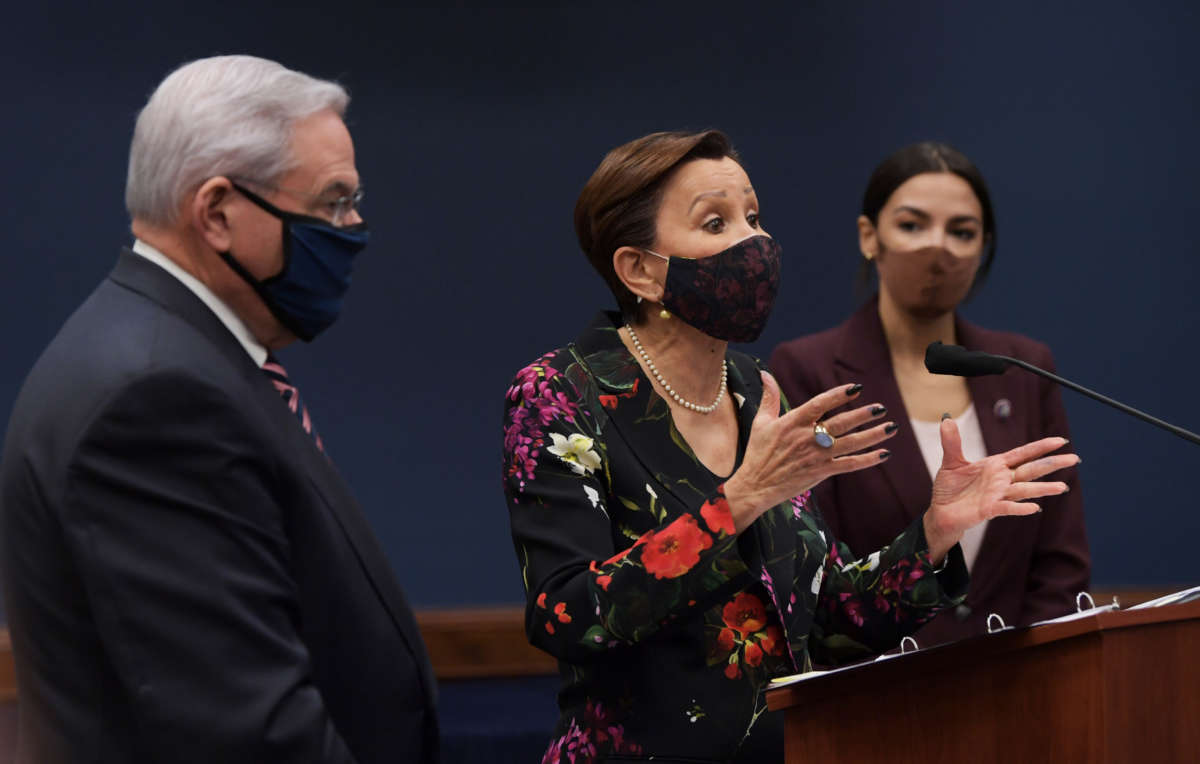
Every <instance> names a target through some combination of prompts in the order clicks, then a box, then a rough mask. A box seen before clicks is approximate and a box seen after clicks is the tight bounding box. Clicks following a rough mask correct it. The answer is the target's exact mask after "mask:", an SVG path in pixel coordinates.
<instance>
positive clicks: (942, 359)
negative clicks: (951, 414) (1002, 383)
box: [925, 342, 1008, 377]
mask: <svg viewBox="0 0 1200 764" xmlns="http://www.w3.org/2000/svg"><path fill="white" fill-rule="evenodd" d="M925 368H926V369H929V370H930V371H931V372H933V373H934V374H951V375H953V376H956V377H985V376H987V375H989V374H1003V373H1004V370H1005V369H1007V368H1008V359H1007V358H1003V357H1001V356H998V355H992V354H991V353H984V352H981V351H979V350H967V349H966V348H964V347H961V346H959V345H943V344H942V343H940V342H933V343H930V345H929V347H927V348H925Z"/></svg>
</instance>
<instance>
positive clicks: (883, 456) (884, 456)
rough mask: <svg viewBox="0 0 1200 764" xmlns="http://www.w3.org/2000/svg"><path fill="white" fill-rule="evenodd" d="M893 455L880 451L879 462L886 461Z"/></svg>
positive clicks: (889, 452)
mask: <svg viewBox="0 0 1200 764" xmlns="http://www.w3.org/2000/svg"><path fill="white" fill-rule="evenodd" d="M891 455H892V452H891V451H880V452H879V461H881V462H882V461H883V460H884V459H886V458H888V457H889V456H891Z"/></svg>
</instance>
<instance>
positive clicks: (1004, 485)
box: [925, 419, 1079, 562]
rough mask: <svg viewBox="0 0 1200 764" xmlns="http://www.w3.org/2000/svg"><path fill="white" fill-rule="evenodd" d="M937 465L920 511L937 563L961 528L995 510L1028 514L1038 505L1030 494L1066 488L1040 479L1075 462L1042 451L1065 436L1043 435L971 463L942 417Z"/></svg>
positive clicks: (951, 423) (996, 513) (1048, 493)
mask: <svg viewBox="0 0 1200 764" xmlns="http://www.w3.org/2000/svg"><path fill="white" fill-rule="evenodd" d="M941 436H942V466H941V469H939V470H938V473H937V475H936V476H935V477H934V480H933V497H932V499H931V501H930V505H929V511H927V512H926V513H925V538H926V541H927V542H928V543H929V553H930V556H931V557H932V559H933V560H934V562H938V561H940V560H941V559H942V557H944V556H945V554H946V552H948V551H950V547H952V546H954V545H955V544H957V543H958V540H959V539H960V538H962V535H963V533H964V532H965V531H966V530H967V529H968V528H972V527H974V526H976V525H978V524H979V523H982V522H983V521H985V520H989V519H991V518H993V517H997V516H1000V515H1031V514H1033V513H1035V512H1040V511H1041V508H1040V507H1038V505H1037V504H1036V503H1034V502H1033V501H1031V499H1038V498H1041V497H1043V496H1056V495H1058V494H1060V493H1066V491H1067V484H1066V483H1062V482H1040V481H1038V478H1041V477H1045V476H1046V475H1049V474H1050V473H1051V472H1055V471H1057V470H1060V469H1064V468H1066V467H1073V466H1074V465H1076V464H1079V457H1078V456H1076V455H1075V454H1057V455H1055V456H1047V454H1049V453H1050V452H1052V451H1057V450H1058V449H1060V448H1062V447H1063V446H1064V445H1066V443H1067V440H1066V439H1065V438H1043V439H1042V440H1037V441H1034V442H1032V443H1026V444H1025V445H1023V446H1018V447H1017V448H1014V449H1012V450H1011V451H1006V452H1005V453H1003V454H996V455H994V456H989V457H986V458H984V459H980V460H979V461H977V462H969V461H967V460H966V459H965V458H964V457H963V453H962V441H961V440H960V438H959V434H958V426H957V425H955V424H954V420H952V419H944V420H942V426H941Z"/></svg>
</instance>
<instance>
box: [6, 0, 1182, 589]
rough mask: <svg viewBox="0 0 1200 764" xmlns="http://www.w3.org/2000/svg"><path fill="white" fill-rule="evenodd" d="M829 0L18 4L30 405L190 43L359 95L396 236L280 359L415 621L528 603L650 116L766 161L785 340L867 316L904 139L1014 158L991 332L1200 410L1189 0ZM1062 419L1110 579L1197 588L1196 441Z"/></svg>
mask: <svg viewBox="0 0 1200 764" xmlns="http://www.w3.org/2000/svg"><path fill="white" fill-rule="evenodd" d="M28 5H32V4H28ZM799 5H800V4H792V9H791V10H781V11H769V10H761V9H759V10H755V9H753V8H750V7H743V6H741V5H739V4H736V3H725V4H721V5H715V4H714V5H701V4H697V3H692V4H688V5H686V6H683V5H681V6H679V7H678V9H675V10H670V9H665V8H658V7H654V6H653V5H652V4H648V3H647V4H639V5H632V4H631V5H630V6H629V8H628V9H627V10H621V9H619V8H614V7H613V4H611V3H609V4H596V5H595V6H594V7H569V8H566V7H552V8H544V9H537V10H513V9H495V8H492V9H478V8H477V9H472V8H468V7H453V8H449V9H446V8H442V9H428V8H427V9H392V10H386V9H377V8H374V7H372V6H370V5H364V6H362V7H355V6H354V4H353V3H323V4H321V5H320V8H321V9H322V10H310V11H302V10H294V9H290V10H289V9H279V10H274V9H268V8H265V7H264V8H260V9H255V8H250V9H246V8H244V7H242V5H241V4H227V5H226V4H223V3H222V2H217V3H215V4H214V3H209V4H202V5H193V6H190V7H187V8H186V9H185V8H184V6H180V7H179V8H176V9H171V10H152V11H144V10H141V9H138V10H135V7H134V6H133V5H128V6H125V7H123V3H122V2H120V1H119V0H118V2H115V3H109V4H104V5H102V6H101V5H100V4H95V5H94V6H90V7H89V6H81V7H78V8H71V7H67V6H65V5H63V4H57V5H53V4H52V5H49V6H48V7H43V8H40V9H38V8H28V7H20V8H14V9H9V10H7V11H6V14H7V19H8V24H7V26H8V34H7V35H6V38H7V39H6V41H5V45H4V46H3V49H2V50H0V56H3V57H4V59H5V61H4V63H5V64H6V66H5V71H8V72H9V73H10V74H9V78H8V80H7V83H6V84H7V87H8V88H9V90H10V91H13V90H15V93H13V92H10V94H9V95H8V97H7V98H6V99H5V101H6V103H7V105H8V106H7V108H6V110H5V116H4V120H3V125H4V127H3V131H4V138H5V140H4V141H3V142H2V145H3V149H2V150H3V152H4V167H5V168H6V170H7V172H6V180H7V182H6V183H5V189H4V191H3V192H2V193H3V194H4V202H3V209H4V211H5V214H6V220H7V225H6V226H5V228H4V245H5V249H6V250H7V252H8V255H7V256H8V258H9V267H8V269H7V276H8V278H7V284H6V285H5V286H6V289H5V294H6V299H5V300H4V301H3V302H2V303H0V327H3V332H4V334H3V337H4V354H3V361H2V362H0V412H3V413H0V416H2V417H4V419H0V424H3V422H4V421H6V417H7V409H8V407H9V405H10V403H11V401H12V399H13V398H14V396H15V395H16V391H17V389H18V386H19V385H20V382H21V380H22V378H23V376H24V374H25V372H26V371H27V369H28V368H29V366H30V365H31V364H32V363H33V361H34V359H35V358H36V357H37V354H38V353H39V352H40V350H41V348H42V347H43V346H44V345H45V344H46V343H47V342H48V341H49V339H50V338H51V337H52V336H53V334H54V332H55V331H56V329H57V327H58V326H59V325H60V324H61V323H62V321H63V320H64V319H65V318H66V316H67V315H68V314H69V312H70V311H71V310H72V309H73V308H74V306H75V305H77V304H78V303H79V302H80V300H82V299H83V297H84V296H85V295H86V294H87V293H88V292H89V291H90V290H91V288H92V287H93V285H94V284H95V283H96V282H97V281H98V280H99V279H101V278H102V277H103V276H104V274H105V273H106V272H107V271H108V269H109V268H110V267H111V265H112V262H113V261H114V258H115V256H116V252H117V248H118V247H119V246H121V245H122V244H125V243H127V242H128V241H129V236H128V232H127V222H128V221H127V220H126V217H125V212H124V207H123V203H122V199H123V187H124V172H125V162H126V158H127V151H128V142H129V136H130V133H131V130H132V125H133V120H134V117H135V114H136V112H137V110H138V109H139V108H140V106H141V105H142V104H143V103H144V100H145V98H146V96H147V95H148V94H149V92H150V91H151V90H152V89H153V87H154V86H155V85H156V84H157V83H158V81H159V80H160V79H161V78H162V77H163V76H164V75H165V74H166V73H167V71H169V70H170V69H171V68H173V67H174V66H175V65H177V64H178V63H180V62H182V61H184V60H187V59H191V58H195V57H199V56H204V55H210V54H214V53H229V52H249V53H255V54H258V55H262V56H266V57H270V58H276V59H278V60H281V61H283V62H284V63H286V64H288V65H290V66H292V67H294V68H298V69H302V70H305V71H308V72H311V73H313V74H317V75H320V76H326V77H334V78H337V79H339V80H341V81H342V82H343V83H345V84H346V85H347V86H348V87H349V89H350V90H351V93H352V95H353V97H354V101H353V103H352V105H351V115H350V116H351V130H352V132H353V134H354V137H355V140H356V144H357V148H358V152H359V154H358V164H359V169H360V171H361V173H362V175H363V178H364V182H365V185H366V187H367V188H368V203H367V207H366V214H367V217H368V218H369V220H370V222H371V225H372V228H373V230H374V239H373V242H372V246H371V248H370V249H369V250H368V251H367V254H366V255H365V256H364V257H363V258H362V260H361V261H360V263H361V265H360V270H359V271H358V273H357V279H356V282H355V286H354V290H353V292H352V295H351V299H350V302H349V306H348V309H347V313H346V315H345V317H344V320H343V321H342V322H340V323H339V324H338V325H337V326H336V327H334V328H333V329H332V330H330V331H329V332H328V334H326V335H324V336H323V337H322V338H321V339H320V340H318V341H317V342H316V343H315V344H313V345H311V346H304V347H295V348H292V349H289V350H288V351H285V353H284V354H283V358H284V361H285V363H287V364H288V366H289V369H290V370H291V373H292V376H293V377H294V378H295V379H296V380H297V381H298V383H299V384H300V385H301V386H302V388H303V389H304V390H305V393H306V395H307V397H308V399H309V401H310V404H311V405H312V407H313V409H314V414H315V416H316V417H317V421H318V423H319V424H320V426H321V429H322V432H323V434H324V436H325V439H326V442H327V443H328V444H329V445H330V449H331V452H332V454H333V457H334V459H335V460H336V461H337V463H338V464H339V466H340V467H341V468H342V470H343V471H344V472H345V473H346V475H347V476H348V478H349V480H350V482H351V484H352V485H353V486H354V488H355V490H356V492H357V494H358V496H359V497H360V499H361V500H362V502H363V504H364V505H365V507H366V508H367V511H368V513H369V514H370V516H371V518H372V520H373V521H374V523H375V525H376V527H377V528H378V530H379V533H380V535H381V537H382V538H383V541H384V544H385V546H386V547H387V549H388V550H389V552H390V553H391V557H392V560H393V562H394V564H395V567H396V569H397V571H398V574H399V577H400V579H401V581H402V582H403V584H404V585H405V587H406V588H407V589H408V590H409V592H410V594H411V596H412V598H413V600H414V601H415V602H416V603H417V604H418V605H421V606H432V605H466V604H491V603H505V602H515V601H518V600H519V599H520V598H521V588H520V579H519V575H518V571H517V566H516V564H515V561H514V558H513V554H512V547H511V542H510V540H509V535H508V526H507V515H506V511H505V507H504V502H503V499H502V497H501V493H500V467H499V455H500V454H499V452H500V412H501V405H502V396H503V393H504V390H505V387H506V385H507V383H508V380H509V379H510V377H511V375H512V373H513V372H514V371H515V370H516V369H518V368H519V367H520V366H522V365H523V364H524V363H526V362H528V361H529V360H531V359H533V358H535V357H536V356H537V355H538V354H539V353H541V352H543V351H545V350H548V349H550V348H553V347H557V346H559V345H562V344H564V343H565V342H567V341H568V340H570V339H571V338H572V337H574V335H575V334H576V333H577V331H578V329H579V328H580V327H582V326H583V325H584V323H585V322H587V321H588V320H589V318H590V317H591V315H592V314H593V313H594V311H595V310H596V309H598V308H601V307H607V306H608V304H609V302H610V299H609V297H608V295H607V292H606V291H605V290H604V288H603V286H602V285H601V283H600V281H599V280H598V279H597V278H596V277H595V276H594V275H593V274H592V273H591V272H590V270H589V268H588V266H587V264H586V262H585V260H584V259H583V257H582V256H581V255H580V254H579V252H578V249H577V246H576V245H575V242H574V237H573V234H572V229H571V209H572V206H573V204H574V200H575V196H576V194H577V193H578V191H579V188H580V187H581V186H582V184H583V183H584V181H585V180H586V179H587V177H588V175H589V174H590V172H591V170H592V169H593V168H594V167H595V165H596V164H597V163H598V162H599V160H600V158H601V157H602V155H603V153H604V152H605V151H606V150H607V149H609V148H611V147H613V146H615V145H616V144H618V143H621V142H623V141H625V140H627V139H630V138H633V137H635V136H638V135H640V134H643V133H646V132H650V131H653V130H659V129H667V128H676V127H692V128H701V127H707V126H718V127H721V128H723V129H725V130H726V131H727V132H729V133H730V134H731V136H732V137H733V138H734V140H735V142H736V143H737V144H738V146H739V148H740V150H741V151H742V154H743V157H744V159H745V161H746V165H747V167H748V169H749V172H750V175H751V178H752V180H753V181H754V183H755V185H756V187H757V189H758V193H759V198H760V199H761V200H762V203H763V205H764V207H763V212H764V220H765V223H766V226H767V228H768V229H769V230H770V231H771V232H772V233H773V234H774V235H775V236H777V237H778V238H779V239H780V240H781V241H782V243H783V244H784V248H785V257H786V259H787V267H786V269H785V279H784V282H783V291H782V299H781V304H780V305H779V307H778V308H777V312H776V314H775V316H774V318H773V319H772V321H771V324H770V325H769V326H768V328H767V332H766V334H765V336H764V337H763V339H762V340H761V341H760V342H758V343H756V344H755V345H754V346H753V347H752V348H751V349H752V350H753V351H754V352H756V353H758V354H760V355H763V356H765V355H766V354H768V353H769V352H770V349H771V348H772V347H773V346H774V344H775V343H777V342H779V341H782V340H784V339H787V338H790V337H792V336H795V335H797V334H801V333H806V332H810V331H815V330H817V329H821V328H825V327H827V326H829V325H832V324H834V323H836V322H838V321H840V320H841V318H842V317H844V316H845V315H847V314H848V313H849V312H850V311H851V310H852V309H853V308H854V306H855V295H854V291H853V289H852V286H851V283H852V279H853V273H854V270H855V267H856V264H857V257H858V253H857V246H856V240H855V229H854V219H855V215H856V210H857V202H858V199H859V195H860V193H861V190H862V186H863V184H864V183H865V180H866V177H867V175H868V173H869V172H870V170H871V168H872V167H873V166H874V165H875V164H876V163H877V162H878V161H879V160H880V159H881V158H882V157H883V156H884V155H886V154H887V153H889V152H890V151H892V150H893V149H895V148H897V147H899V146H900V145H902V144H905V143H908V142H911V141H914V140H919V139H926V138H934V139H940V140H946V141H949V142H951V143H954V144H956V145H958V146H959V147H960V148H962V149H963V150H964V151H965V152H966V153H967V154H968V155H970V156H971V157H973V158H974V159H975V160H976V162H977V163H978V165H979V166H980V167H981V168H982V169H983V171H984V173H985V174H986V176H987V178H988V180H989V182H990V183H991V186H992V190H993V198H994V202H995V205H996V208H997V211H998V219H999V225H1000V248H999V255H998V258H997V262H996V267H995V269H994V271H993V275H992V279H991V281H990V283H989V284H988V286H987V288H986V289H985V290H984V292H983V294H981V295H980V296H979V297H978V299H977V300H976V301H975V302H974V303H972V304H971V305H970V306H969V307H968V308H967V310H966V313H967V315H968V316H969V317H970V318H971V319H972V320H974V321H976V322H978V323H982V324H984V325H986V326H990V327H995V328H1004V329H1011V330H1016V331H1020V332H1024V333H1026V334H1029V335H1032V336H1034V337H1037V338H1039V339H1042V340H1044V341H1046V342H1048V343H1049V344H1050V345H1051V346H1052V347H1053V348H1054V349H1055V352H1056V354H1057V357H1058V363H1059V368H1060V370H1061V372H1062V373H1063V374H1065V375H1066V376H1069V377H1072V378H1075V379H1078V380H1080V381H1082V382H1084V383H1085V384H1089V385H1091V386H1094V387H1096V388H1098V389H1100V390H1101V391H1103V392H1107V393H1109V394H1111V395H1114V396H1116V397H1119V398H1123V399H1125V400H1128V401H1130V402H1131V403H1133V404H1135V405H1139V406H1142V407H1144V408H1146V409H1148V410H1149V411H1150V412H1151V413H1156V414H1158V415H1160V416H1163V417H1165V418H1168V419H1174V420H1177V421H1179V422H1180V423H1181V424H1183V425H1184V426H1187V427H1190V428H1192V429H1200V410H1198V409H1197V407H1196V406H1195V405H1194V404H1192V403H1191V400H1190V393H1191V391H1192V390H1193V389H1194V388H1195V386H1196V379H1197V378H1198V376H1200V361H1198V360H1197V354H1196V352H1195V351H1196V349H1197V343H1196V340H1195V337H1196V335H1197V329H1200V326H1198V324H1200V319H1198V317H1197V309H1196V295H1197V292H1198V289H1197V288H1198V287H1200V279H1198V273H1200V249H1198V248H1197V245H1196V238H1197V237H1196V232H1195V223H1196V221H1197V220H1198V219H1200V202H1198V196H1197V193H1196V185H1195V179H1196V177H1197V176H1198V175H1200V148H1198V147H1197V143H1196V137H1197V136H1198V135H1200V112H1198V108H1200V107H1198V106H1197V104H1198V103H1200V99H1198V98H1197V94H1196V78H1197V74H1198V73H1200V54H1198V53H1197V47H1196V46H1195V45H1194V44H1193V42H1192V41H1193V40H1194V38H1195V37H1196V33H1197V32H1198V31H1200V18H1198V16H1197V11H1196V10H1195V5H1194V3H1190V2H1185V0H1173V1H1172V2H1163V3H1137V4H1135V3H1133V2H1128V3H1123V2H1116V1H1114V0H1099V1H1097V2H1091V3H1054V4H1049V3H1032V2H1030V3H1025V2H1017V3H1005V4H996V3H988V4H986V5H985V4H978V3H975V4H966V3H958V2H926V3H920V4H914V3H906V4H900V3H867V2H844V0H831V1H830V2H822V3H815V4H807V7H803V8H801V7H799ZM968 5H969V6H970V7H968ZM1067 406H1068V409H1069V413H1070V415H1071V421H1072V426H1073V429H1074V433H1073V434H1074V441H1075V445H1076V447H1077V450H1078V451H1079V453H1081V454H1082V455H1083V457H1084V463H1083V465H1082V467H1081V469H1082V477H1083V490H1084V497H1085V504H1086V507H1087V517H1088V525H1089V531H1090V533H1091V537H1092V545H1093V553H1094V560H1095V578H1096V581H1097V583H1098V584H1102V585H1117V584H1127V585H1154V586H1169V585H1174V584H1182V583H1187V582H1195V581H1196V579H1198V578H1200V571H1198V570H1197V566H1196V565H1195V564H1194V563H1193V562H1192V561H1191V560H1192V548H1193V545H1194V541H1195V538H1196V535H1197V534H1196V531H1197V530H1198V528H1200V520H1198V519H1197V517H1196V513H1195V512H1194V511H1193V509H1194V507H1195V506H1196V501H1195V498H1194V496H1195V489H1194V487H1193V485H1192V482H1191V480H1192V479H1193V478H1194V475H1195V473H1194V472H1193V470H1195V469H1196V467H1197V465H1198V464H1200V461H1198V457H1200V452H1197V451H1196V450H1195V447H1193V446H1188V445H1187V444H1185V443H1183V442H1182V441H1179V440H1177V439H1175V438H1173V437H1172V436H1170V435H1167V434H1165V433H1161V432H1159V431H1157V430H1154V429H1152V428H1150V427H1148V426H1146V425H1142V424H1140V423H1137V422H1133V421H1128V420H1126V419H1125V418H1123V417H1122V416H1120V415H1118V414H1117V413H1115V412H1112V411H1110V410H1108V409H1105V408H1103V407H1101V406H1099V405H1098V404H1094V403H1092V402H1091V401H1088V400H1086V399H1081V398H1079V397H1077V396H1074V395H1073V394H1068V395H1067Z"/></svg>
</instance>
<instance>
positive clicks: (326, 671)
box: [0, 251, 438, 764]
mask: <svg viewBox="0 0 1200 764" xmlns="http://www.w3.org/2000/svg"><path fill="white" fill-rule="evenodd" d="M0 498H2V502H3V507H2V523H3V525H2V529H0V532H2V545H3V546H2V551H3V572H4V584H5V597H6V600H7V607H8V617H9V626H10V629H11V632H12V640H13V648H14V652H15V655H16V661H17V681H18V688H19V691H20V697H21V718H20V751H19V756H20V760H22V761H34V762H86V761H103V762H167V761H170V762H203V763H204V764H212V763H213V762H223V763H226V762H255V763H261V762H304V763H305V764H309V763H311V762H350V761H358V762H384V761H387V762H395V761H406V762H407V761H413V762H432V761H434V760H435V759H436V757H437V750H438V733H437V723H436V717H435V712H434V692H435V687H434V681H433V677H432V675H431V671H430V667H429V661H428V658H427V657H426V654H425V648H424V645H423V644H422V642H421V637H420V634H419V632H418V631H417V626H416V623H415V622H414V619H413V614H412V612H411V611H410V609H409V606H408V604H407V603H406V602H405V598H404V595H403V593H402V592H401V590H400V587H399V586H398V585H397V584H396V582H395V580H394V578H393V576H392V573H391V571H390V569H389V567H388V563H387V560H386V559H385V556H384V553H383V551H382V550H381V549H380V547H379V545H378V542H377V541H376V538H375V536H374V534H373V532H372V531H371V529H370V527H369V526H368V524H367V521H366V519H365V517H364V516H363V515H362V512H361V511H360V509H359V507H358V505H357V504H356V503H355V501H354V499H353V498H352V497H351V495H350V492H349V490H348V488H347V486H346V485H345V483H344V482H343V481H342V478H341V477H340V476H339V475H338V473H337V471H336V469H335V468H334V466H333V465H332V463H331V462H330V461H329V460H328V459H326V458H325V456H323V455H322V454H321V453H320V452H318V451H317V450H316V448H315V447H314V445H313V442H312V440H311V439H310V438H309V436H308V435H306V434H305V433H304V431H303V430H302V429H301V428H300V426H299V423H298V421H297V419H296V417H295V416H294V415H293V414H291V413H290V412H289V411H288V410H287V409H286V407H285V406H284V404H283V402H282V400H281V399H280V397H279V395H278V393H276V392H275V390H274V389H273V387H272V386H271V384H270V383H269V381H268V380H267V379H266V378H265V377H264V375H263V374H262V372H261V371H260V370H259V369H258V368H257V367H256V366H255V364H254V362H253V361H252V360H251V359H250V357H249V355H248V354H247V353H246V351H245V350H244V349H243V348H242V346H241V345H240V344H239V343H238V342H237V340H236V339H235V338H234V337H233V335H232V334H230V332H229V331H228V330H227V329H226V328H225V326H224V325H223V324H222V323H221V322H220V321H219V320H218V319H217V317H216V316H215V315H213V313H212V312H211V311H210V310H209V309H208V308H207V307H206V306H205V305H204V304H203V303H202V302H201V301H200V300H199V299H198V298H197V297H196V296H195V295H194V294H192V293H191V292H190V291H189V290H188V289H187V288H186V287H184V286H183V285H182V284H181V283H179V282H178V281H177V280H176V279H175V278H174V277H172V276H171V275H170V274H168V273H166V272H165V271H164V270H162V269H161V268H159V267H158V266H157V265H155V264H153V263H151V262H150V261H148V260H145V259H143V258H142V257H140V256H138V255H134V254H132V253H130V252H128V251H126V252H123V253H122V255H121V258H120V260H119V262H118V263H117V266H116V268H115V269H114V270H113V272H112V274H111V275H110V276H109V278H108V279H107V280H105V281H104V282H103V283H102V284H101V285H100V286H99V287H98V288H97V289H96V291H95V292H94V293H93V294H92V295H91V297H90V298H88V300H87V301H86V302H85V303H84V304H83V305H82V306H81V307H80V308H79V310H78V311H77V312H76V313H75V315H74V316H72V317H71V319H70V320H68V322H67V323H66V325H65V326H64V327H63V328H62V330H61V331H60V332H59V334H58V336H57V337H56V338H55V339H54V341H53V342H52V343H51V344H50V346H49V347H48V348H47V349H46V351H45V353H44V354H43V355H42V357H41V359H40V360H39V361H38V362H37V364H36V365H35V366H34V368H33V371H32V372H31V373H30V375H29V378H28V380H27V381H26V383H25V386H24V388H23V389H22V391H21V394H20V396H19V398H18V400H17V403H16V406H15V408H14V410H13V414H12V418H11V421H10V424H9V431H8V436H7V441H6V443H5V447H4V457H3V463H2V465H0Z"/></svg>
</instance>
